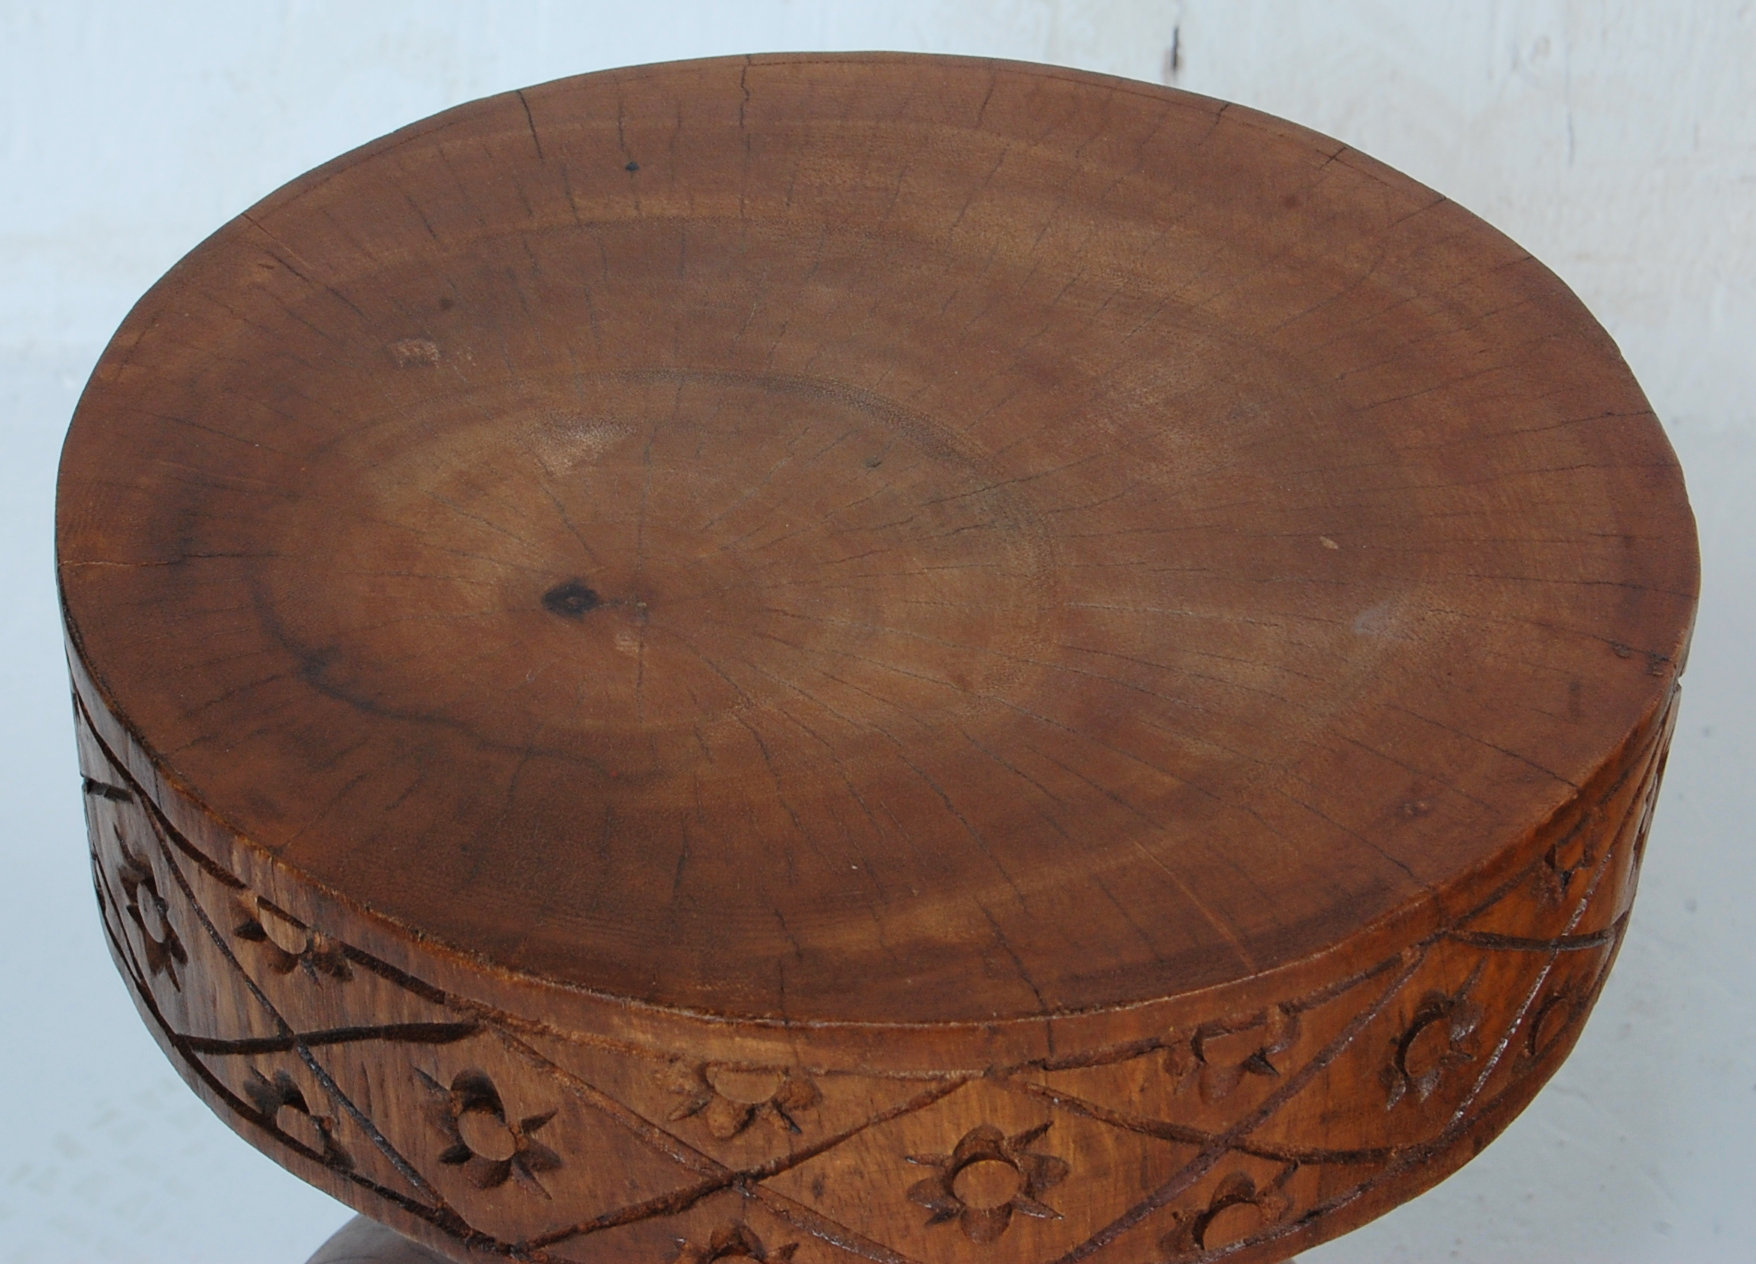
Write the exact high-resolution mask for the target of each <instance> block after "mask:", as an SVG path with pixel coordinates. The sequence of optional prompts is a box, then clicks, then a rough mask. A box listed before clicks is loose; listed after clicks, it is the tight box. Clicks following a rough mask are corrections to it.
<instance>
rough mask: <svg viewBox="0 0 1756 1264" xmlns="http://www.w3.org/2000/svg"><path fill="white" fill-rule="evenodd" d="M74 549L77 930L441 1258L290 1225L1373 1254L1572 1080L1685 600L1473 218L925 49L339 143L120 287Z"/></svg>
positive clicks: (1646, 449) (179, 1037) (507, 1236)
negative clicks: (144, 277)
mask: <svg viewBox="0 0 1756 1264" xmlns="http://www.w3.org/2000/svg"><path fill="white" fill-rule="evenodd" d="M58 514H59V523H58V541H59V544H58V560H59V566H60V577H61V585H62V594H63V599H64V604H65V613H66V622H67V631H68V637H69V645H70V647H71V648H70V656H69V657H70V662H71V667H72V672H73V682H74V691H75V699H76V710H77V718H78V734H79V750H80V757H81V760H82V763H83V768H84V772H85V778H86V780H85V790H86V802H87V805H88V808H89V819H90V827H91V829H90V833H91V845H92V849H93V858H94V867H95V874H96V883H97V890H98V895H99V900H100V903H101V905H102V912H103V921H104V927H105V929H106V931H107V932H108V935H109V941H110V944H111V947H112V949H113V951H114V953H115V957H116V961H117V963H118V965H119V967H120V968H121V971H122V973H123V975H124V977H125V978H126V980H127V982H128V985H129V987H130V988H131V989H132V991H133V994H134V997H135V999H136V1001H137V1002H138V1004H139V1007H140V1010H141V1013H142V1015H143V1016H144V1018H145V1020H146V1022H147V1024H148V1025H149V1026H150V1027H151V1029H152V1031H153V1033H154V1034H155V1036H157V1038H158V1039H159V1041H160V1043H161V1044H162V1045H163V1047H164V1049H165V1052H166V1054H167V1055H168V1056H169V1057H170V1058H171V1059H172V1061H173V1062H174V1063H175V1064H176V1066H177V1068H178V1070H179V1071H180V1072H181V1073H182V1075H183V1076H184V1077H185V1078H186V1079H187V1080H188V1082H189V1084H190V1085H191V1087H193V1088H194V1089H195V1091H196V1092H197V1093H199V1094H200V1095H201V1096H202V1097H203V1098H204V1099H205V1100H206V1101H207V1102H208V1104H209V1105H211V1106H212V1107H213V1109H214V1110H216V1111H217V1112H219V1114H220V1115H221V1116H222V1117H223V1118H225V1119H226V1121H227V1122H228V1123H230V1124H231V1125H232V1126H233V1127H234V1128H236V1129H237V1130H238V1131H239V1132H240V1133H241V1134H242V1135H243V1136H244V1137H245V1138H246V1139H247V1140H249V1141H250V1142H251V1143H252V1144H254V1145H256V1146H258V1147H260V1148H261V1149H263V1150H265V1151H267V1152H268V1153H269V1154H271V1155H272V1156H274V1157H275V1158H276V1159H277V1160H279V1161H280V1162H281V1163H283V1164H285V1165H286V1166H287V1167H288V1168H290V1169H292V1170H293V1171H294V1172H295V1173H297V1174H298V1175H300V1176H302V1177H304V1178H305V1179H306V1180H309V1181H311V1182H313V1183H314V1184H316V1185H318V1186H320V1187H321V1188H323V1189H325V1190H328V1191H329V1192H331V1193H332V1194H334V1195H335V1196H336V1197H338V1198H340V1199H342V1200H344V1201H345V1202H347V1203H349V1204H351V1205H352V1206H353V1207H355V1208H357V1209H358V1210H360V1211H362V1212H364V1213H366V1214H367V1215H368V1216H371V1217H374V1218H375V1219H376V1220H378V1221H381V1222H382V1223H383V1224H384V1225H387V1226H389V1227H390V1228H392V1229H394V1230H395V1231H396V1232H397V1233H398V1234H402V1235H407V1237H408V1238H410V1239H413V1241H414V1243H417V1244H419V1245H418V1246H417V1245H411V1244H407V1243H403V1242H402V1241H401V1240H400V1239H398V1238H395V1237H393V1236H391V1235H389V1234H387V1233H384V1232H382V1231H378V1230H376V1229H375V1228H374V1227H373V1226H371V1225H370V1224H369V1223H368V1222H358V1223H357V1224H356V1226H355V1227H353V1228H352V1229H350V1230H348V1231H347V1236H346V1237H345V1238H344V1239H340V1240H338V1241H337V1243H335V1244H332V1246H331V1247H330V1248H328V1249H327V1255H325V1256H323V1257H320V1258H327V1259H332V1260H339V1259H343V1258H347V1259H364V1258H377V1259H380V1260H385V1261H388V1260H391V1259H400V1258H409V1259H413V1258H429V1257H431V1258H448V1259H453V1260H466V1259H496V1258H507V1259H514V1260H530V1261H543V1262H552V1264H609V1262H611V1261H615V1262H618V1264H619V1262H621V1261H653V1262H654V1264H672V1262H674V1261H680V1262H683V1264H708V1262H710V1261H717V1260H724V1259H752V1260H756V1261H761V1262H772V1261H791V1262H792V1264H855V1262H856V1261H877V1262H879V1264H905V1262H915V1264H956V1262H960V1261H961V1262H969V1261H987V1260H992V1261H1007V1262H1012V1261H1018V1262H1022V1264H1050V1262H1051V1261H1058V1262H1060V1264H1072V1262H1073V1261H1081V1260H1090V1261H1093V1264H1111V1262H1116V1264H1122V1262H1127V1264H1135V1262H1140V1264H1144V1262H1146V1261H1159V1262H1168V1261H1190V1260H1209V1259H1219V1258H1225V1259H1229V1260H1236V1261H1267V1260H1278V1259H1283V1258H1285V1257H1286V1256H1288V1255H1289V1254H1291V1253H1292V1252H1293V1251H1295V1250H1297V1249H1298V1248H1300V1247H1301V1246H1306V1245H1310V1244H1312V1243H1315V1242H1317V1241H1320V1240H1322V1239H1324V1238H1327V1237H1330V1236H1332V1235H1334V1234H1336V1233H1339V1232H1341V1231H1343V1230H1345V1229H1347V1228H1349V1227H1350V1226H1353V1225H1356V1224H1359V1223H1360V1222H1362V1221H1364V1220H1366V1219H1368V1218H1370V1217H1372V1216H1375V1215H1377V1214H1379V1213H1380V1212H1382V1211H1384V1210H1386V1209H1388V1208H1389V1207H1391V1206H1393V1205H1395V1204H1396V1203H1398V1202H1400V1201H1402V1200H1404V1199H1407V1198H1409V1197H1410V1196H1412V1195H1413V1194H1415V1193H1417V1192H1418V1191H1420V1190H1422V1189H1424V1188H1426V1187H1427V1186H1428V1185H1430V1184H1432V1183H1433V1182H1434V1181H1436V1180H1438V1179H1439V1178H1440V1177H1442V1176H1443V1175H1445V1174H1446V1173H1447V1172H1449V1171H1451V1170H1452V1169H1454V1168H1455V1167H1457V1166H1458V1165H1459V1164H1461V1163H1463V1162H1464V1161H1465V1160H1467V1159H1468V1158H1470V1157H1471V1156H1472V1155H1474V1154H1475V1153H1476V1152H1477V1151H1479V1150H1480V1149H1481V1148H1482V1146H1483V1145H1484V1144H1485V1143H1486V1142H1487V1141H1488V1140H1489V1139H1490V1138H1491V1137H1493V1136H1494V1135H1495V1134H1496V1133H1497V1132H1498V1131H1499V1130H1500V1129H1501V1128H1503V1127H1504V1126H1505V1124H1506V1123H1507V1121H1508V1120H1510V1119H1511V1118H1512V1116H1513V1115H1514V1114H1516V1113H1517V1112H1518V1110H1519V1109H1520V1108H1521V1107H1522V1106H1523V1105H1524V1104H1525V1103H1526V1102H1527V1101H1529V1099H1530V1098H1531V1096H1532V1094H1534V1093H1535V1092H1536V1090H1537V1088H1538V1087H1539V1086H1540V1085H1541V1084H1542V1083H1543V1081H1544V1080H1545V1079H1546V1078H1547V1077H1548V1076H1549V1075H1550V1074H1551V1073H1552V1072H1553V1071H1554V1069H1555V1067H1556V1066H1557V1064H1558V1063H1559V1062H1560V1061H1561V1059H1562V1058H1563V1057H1565V1055H1566V1053H1567V1051H1568V1050H1569V1048H1570V1047H1571V1046H1572V1044H1573V1042H1574V1039H1575V1037H1576V1035H1577V1033H1578V1032H1579V1029H1580V1025H1581V1023H1582V1022H1583V1021H1584V1019H1585V1016H1586V1012H1587V1010H1588V1009H1589V1008H1590V1007H1591V1004H1592V1002H1593V1000H1594V998H1595V997H1596V996H1597V994H1598V990H1599V988H1600V987H1601V986H1602V984H1603V980H1604V977H1605V972H1606V971H1607V970H1608V969H1609V966H1610V963H1611V960H1612V959H1613V957H1614V956H1615V953H1616V949H1617V946H1618V944H1619V943H1620V942H1621V939H1622V936H1623V933H1624V930H1625V928H1626V926H1627V919H1628V909H1629V903H1630V900H1631V898H1632V896H1633V891H1634V877H1635V872H1636V868H1637V866H1638V864H1639V860H1640V852H1641V847H1642V845H1643V842H1644V839H1645V837H1646V830H1647V824H1648V821H1649V820H1650V816H1651V812H1652V805H1653V799H1654V796H1655V794H1656V792H1657V788H1658V784H1659V776H1660V772H1661V770H1662V768H1663V763H1664V755H1665V749H1666V743H1667V739H1668V736H1669V732H1670V725H1671V722H1672V716H1673V713H1674V707H1675V699H1676V696H1677V677H1678V674H1679V672H1680V671H1681V668H1682V660H1683V653H1684V648H1685V645H1686V643H1687V639H1688V633H1689V628H1690V624H1691V620H1692V618H1693V612H1694V606H1695V595H1696V582H1697V571H1696V555H1695V543H1694V529H1693V525H1692V520H1691V518H1690V514H1689V509H1688V504H1687V501H1686V499H1685V495H1684V490H1683V485H1682V481H1681V478H1680V475H1679V472H1678V468H1677V464H1676V461H1675V459H1674V457H1673V455H1672V453H1671V451H1670V449H1669V447H1668V446H1667V444H1666V441H1665V438H1664V436H1663V434H1662V432H1661V430H1660V428H1659V426H1658V424H1657V422H1656V421H1655V420H1654V418H1653V416H1652V414H1651V412H1650V411H1649V409H1648V406H1647V404H1646V401H1645V399H1644V398H1643V397H1642V395H1641V393H1640V390H1639V388H1638V387H1637V386H1636V385H1635V383H1634V381H1633V379H1632V378H1631V376H1630V375H1629V372H1628V370H1627V368H1626V367H1625V366H1624V364H1623V362H1622V360H1621V358H1620V357H1619V355H1618V354H1617V351H1616V349H1615V347H1614V345H1613V344H1612V343H1611V342H1610V340H1609V338H1608V337H1607V336H1606V335H1605V334H1604V332H1603V331H1602V330H1601V329H1600V328H1599V327H1598V326H1597V325H1596V324H1595V323H1594V322H1593V320H1592V319H1591V317H1590V316H1589V315H1588V314H1587V313H1586V312H1585V310H1584V309H1583V308H1582V307H1581V305H1580V304H1579V302H1578V301H1577V300H1576V299H1574V297H1573V296H1572V295H1571V294H1570V293H1569V292H1568V291H1567V289H1566V288H1565V287H1564V286H1562V284H1561V283H1560V282H1559V281H1557V280H1556V279H1555V277H1554V276H1553V275H1551V274H1550V273H1549V272H1548V271H1547V270H1545V269H1544V268H1543V267H1542V266H1541V265H1540V264H1538V263H1537V262H1535V261H1534V260H1533V259H1531V258H1530V256H1528V255H1527V254H1526V253H1525V252H1523V251H1522V250H1520V249H1518V247H1516V246H1515V245H1513V244H1512V243H1511V242H1509V241H1507V240H1506V239H1505V238H1504V237H1502V236H1500V235H1499V234H1498V233H1496V232H1495V231H1494V230H1492V229H1491V228H1489V227H1488V226H1487V225H1485V224H1483V223H1482V222H1481V221H1480V220H1477V219H1475V218H1474V217H1472V216H1471V215H1469V214H1468V213H1467V212H1465V211H1463V210H1462V209H1460V208H1459V207H1457V206H1455V205H1453V204H1451V203H1449V202H1447V201H1446V200H1445V199H1444V198H1442V197H1439V196H1437V195H1435V194H1434V193H1432V192H1431V191H1430V190H1428V189H1425V188H1423V187H1421V186H1419V185H1417V184H1415V183H1414V182H1413V181H1411V180H1408V179H1406V178H1405V177H1403V176H1400V175H1398V174H1397V173H1395V172H1393V171H1390V170H1387V169H1386V168H1384V167H1383V166H1381V165H1379V164H1378V163H1376V162H1373V161H1372V160H1370V159H1368V158H1366V157H1363V156H1362V155H1360V154H1358V153H1355V152H1353V151H1351V150H1349V149H1347V148H1346V147H1345V146H1341V145H1338V144H1336V143H1335V142H1333V141H1330V140H1327V139H1324V138H1322V137H1320V136H1317V135H1314V134H1313V133H1310V132H1308V131H1305V130H1303V129H1301V128H1298V127H1295V126H1292V125H1290V124H1287V123H1284V122H1280V121H1278V120H1276V119H1273V118H1269V117H1266V116H1263V115H1260V114H1256V113H1253V112H1251V111H1249V110H1246V109H1241V108H1238V107H1233V106H1226V105H1222V104H1220V103H1218V102H1214V101H1210V100H1206V99H1203V98H1199V97H1193V96H1189V95H1187V94H1183V93H1178V92H1173V91H1169V90H1166V89H1161V88H1153V87H1148V86H1146V85H1142V84H1136V83H1129V82H1125V81H1122V80H1116V79H1105V78H1101V77H1098V76H1093V75H1087V74H1078V73H1074V72H1070V71H1064V70H1054V69H1048V68H1043V67H1033V66H1026V65H1016V64H1006V63H996V62H980V61H969V60H959V59H941V58H924V57H904V56H874V55H859V56H793V57H768V58H752V59H740V60H735V61H710V62H698V63H685V64H678V65H670V66H659V67H648V68H644V69H638V70H629V71H622V72H616V73H610V74H598V75H589V76H586V77H583V78H578V79H572V80H565V81H562V82H558V83H553V84H549V85H546V86H543V87H539V88H533V89H530V90H528V91H525V92H518V93H512V94H510V95H507V96H502V97H496V98H493V99H490V100H485V101H480V102H476V103H474V104H472V105H467V106H463V107H461V108H459V109H456V110H452V111H449V112H447V113H445V114H441V115H439V116H437V117H435V118H433V119H429V120H427V121H425V122H422V123H418V124H416V125H414V126H412V127H409V128H406V129H404V130H402V131H400V132H397V133H395V134H394V135H391V136H389V137H386V138H384V139H383V140H380V141H378V142H375V143H373V144H371V145H368V146H366V147H365V148H363V149H360V150H358V151H356V152H354V153H352V154H349V155H347V156H345V157H343V158H341V159H338V160H337V161H335V162H333V163H331V164H329V165H328V166H325V167H322V168H319V169H318V170H316V171H314V172H312V173H311V174H309V175H307V176H305V177H303V178H301V179H299V180H297V181H295V182H294V183H293V184H291V185H289V186H288V187H286V188H285V189H283V190H281V191H280V192H278V193H276V194H274V195H273V196H272V197H270V198H268V199H267V200H266V201H264V202H263V203H261V204H260V205H258V206H256V207H255V208H253V209H252V210H250V211H249V212H247V213H246V214H244V215H242V216H240V217H239V218H238V219H236V220H235V221H233V222H232V223H230V224H228V225H227V226H225V227H224V228H222V229H221V230H220V231H219V232H218V233H216V234H215V235H214V236H213V237H212V238H210V239H209V240H208V241H207V242H205V243H204V244H203V245H201V246H200V247H199V248H197V249H196V250H195V251H193V252H192V253H191V254H190V255H189V256H188V257H187V258H186V259H184V260H183V261H182V262H181V263H180V264H178V265H177V267H176V268H175V269H174V270H173V271H172V272H171V273H170V274H169V275H168V276H167V277H166V278H165V279H164V280H163V281H162V282H160V283H159V285H157V286H156V287H155V288H154V289H153V290H152V291H151V292H150V293H149V294H148V295H147V296H146V297H145V298H144V299H143V300H142V301H141V303H140V304H139V306H137V307H136V308H135V310H134V311H133V313H132V314H131V315H130V316H129V317H128V319H127V321H126V322H125V323H124V325H123V326H122V328H121V330H120V332H118V333H117V335H116V337H115V340H114V341H113V343H112V344H111V346H110V348H109V350H108V351H107V352H106V354H105V355H104V357H103V360H102V362H101V363H100V364H99V366H98V368H97V370H96V372H95V374H94V375H93V378H92V381H91V384H90V386H89V387H88V388H87V390H86V392H85V395H84V398H83V399H82V401H81V403H80V406H79V411H78V414H77V416H76V418H75V421H74V424H73V427H72V432H71V434H70V436H69V438H68V440H67V446H66V452H65V456H64V461H63V465H62V471H61V483H60V501H59V509H58ZM432 1253H436V1255H435V1254H432Z"/></svg>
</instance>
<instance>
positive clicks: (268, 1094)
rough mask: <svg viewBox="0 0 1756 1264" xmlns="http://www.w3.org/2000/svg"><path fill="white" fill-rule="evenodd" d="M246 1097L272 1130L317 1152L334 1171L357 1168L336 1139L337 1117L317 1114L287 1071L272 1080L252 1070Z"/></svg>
mask: <svg viewBox="0 0 1756 1264" xmlns="http://www.w3.org/2000/svg"><path fill="white" fill-rule="evenodd" d="M244 1095H245V1096H246V1097H248V1098H249V1099H250V1103H251V1105H253V1106H255V1107H256V1109H257V1111H258V1112H259V1113H260V1114H261V1115H262V1118H263V1121H264V1122H265V1123H266V1124H268V1126H269V1127H271V1128H274V1129H275V1130H277V1131H279V1132H282V1133H285V1134H286V1135H287V1136H289V1137H291V1138H292V1139H293V1140H295V1141H298V1142H300V1143H301V1144H303V1145H305V1146H308V1147H309V1148H311V1149H313V1150H316V1151H317V1152H318V1153H319V1154H321V1155H323V1158H324V1161H325V1162H326V1163H328V1164H329V1165H330V1166H331V1167H336V1168H341V1169H343V1170H347V1169H350V1168H352V1167H353V1166H354V1161H353V1159H352V1158H351V1157H349V1155H348V1152H347V1151H346V1150H344V1149H342V1147H341V1145H340V1144H339V1143H338V1142H337V1141H336V1139H335V1117H334V1116H332V1115H319V1114H317V1113H316V1112H315V1111H313V1110H312V1109H311V1107H310V1105H309V1104H308V1103H307V1102H306V1100H305V1093H304V1090H302V1089H301V1088H300V1087H299V1086H298V1084H297V1082H295V1081H294V1079H293V1077H292V1076H290V1075H288V1074H287V1073H286V1072H285V1071H276V1072H275V1073H274V1078H273V1079H269V1078H268V1077H267V1076H265V1075H263V1074H262V1072H260V1071H258V1070H257V1069H256V1068H255V1067H251V1068H250V1075H249V1078H248V1079H247V1080H246V1081H245V1082H244Z"/></svg>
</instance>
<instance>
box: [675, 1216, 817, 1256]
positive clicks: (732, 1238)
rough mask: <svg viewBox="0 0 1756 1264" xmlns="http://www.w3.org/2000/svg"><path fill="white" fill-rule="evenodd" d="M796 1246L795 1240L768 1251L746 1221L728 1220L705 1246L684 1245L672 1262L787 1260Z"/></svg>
mask: <svg viewBox="0 0 1756 1264" xmlns="http://www.w3.org/2000/svg"><path fill="white" fill-rule="evenodd" d="M798 1249H799V1244H798V1243H797V1242H789V1243H787V1244H786V1245H785V1246H777V1247H775V1248H774V1249H773V1250H772V1251H771V1250H769V1249H768V1248H767V1247H765V1246H763V1245H762V1239H761V1238H759V1237H757V1236H756V1235H755V1234H754V1233H753V1232H751V1230H750V1226H749V1225H744V1224H729V1225H724V1226H722V1227H721V1228H718V1229H715V1230H714V1231H713V1236H712V1237H711V1238H709V1239H708V1240H707V1245H706V1246H694V1245H685V1246H684V1247H683V1249H682V1251H681V1252H679V1253H678V1255H677V1258H676V1261H675V1264H717V1262H718V1261H719V1260H755V1261H756V1264H787V1262H788V1261H789V1260H791V1259H792V1258H793V1252H794V1251H797V1250H798Z"/></svg>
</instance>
